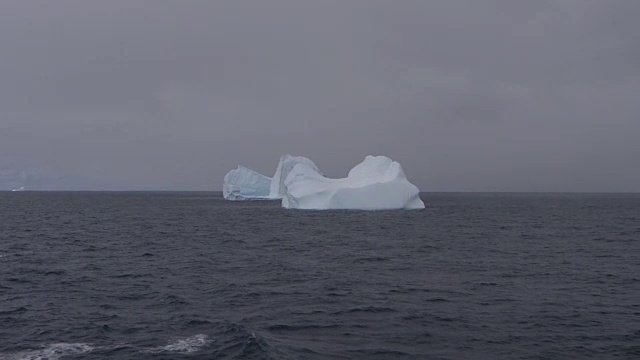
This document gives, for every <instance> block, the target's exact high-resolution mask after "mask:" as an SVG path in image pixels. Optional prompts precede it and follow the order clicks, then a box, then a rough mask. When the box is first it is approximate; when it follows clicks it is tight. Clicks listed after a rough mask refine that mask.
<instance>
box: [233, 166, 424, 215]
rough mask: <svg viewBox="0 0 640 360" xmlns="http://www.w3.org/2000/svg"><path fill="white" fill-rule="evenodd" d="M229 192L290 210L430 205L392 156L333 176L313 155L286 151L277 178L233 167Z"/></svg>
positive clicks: (238, 198) (238, 196)
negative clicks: (322, 169)
mask: <svg viewBox="0 0 640 360" xmlns="http://www.w3.org/2000/svg"><path fill="white" fill-rule="evenodd" d="M267 183H269V184H268V186H267ZM267 190H268V191H267ZM223 194H224V197H225V199H228V200H253V199H282V207H284V208H288V209H309V210H327V209H359V210H393V209H406V210H414V209H424V207H425V206H424V203H423V202H422V200H421V199H420V190H419V189H418V188H417V187H416V186H415V185H413V184H412V183H410V182H409V181H408V180H407V177H406V175H405V173H404V171H403V169H402V166H401V165H400V164H399V163H398V162H396V161H393V160H391V159H390V158H388V157H386V156H367V157H366V158H365V159H364V161H363V162H361V163H360V164H358V165H356V166H355V167H354V168H353V169H351V171H349V174H348V176H347V177H346V178H342V179H330V178H327V177H325V176H324V175H323V174H322V173H321V172H320V170H319V169H318V167H317V166H316V165H315V164H314V163H313V161H311V160H309V159H308V158H305V157H301V156H291V155H285V156H283V157H282V158H280V162H279V164H278V168H277V170H276V173H275V175H274V177H273V178H268V177H266V176H264V175H261V174H258V173H256V172H254V171H252V170H249V169H247V168H244V167H241V166H240V167H238V169H236V170H232V171H230V172H229V173H228V174H227V176H225V183H224V187H223Z"/></svg>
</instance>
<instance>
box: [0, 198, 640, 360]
mask: <svg viewBox="0 0 640 360" xmlns="http://www.w3.org/2000/svg"><path fill="white" fill-rule="evenodd" d="M422 197H423V199H424V201H425V203H426V205H427V209H426V210H424V211H409V212H407V211H383V212H362V211H320V212H316V211H296V210H285V209H281V208H280V207H279V204H278V203H277V202H276V203H274V202H227V201H225V200H223V199H222V198H221V196H220V194H219V193H35V192H34V193H31V192H23V193H0V359H2V360H6V359H11V360H17V359H33V360H35V359H50V360H56V359H107V358H110V359H217V358H222V359H325V358H327V359H360V358H366V359H402V358H406V359H582V358H593V359H609V358H612V359H613V358H616V359H640V195H639V194H452V193H425V194H422Z"/></svg>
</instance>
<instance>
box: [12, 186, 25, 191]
mask: <svg viewBox="0 0 640 360" xmlns="http://www.w3.org/2000/svg"><path fill="white" fill-rule="evenodd" d="M11 191H25V189H24V186H21V187H19V188H17V189H13V190H11Z"/></svg>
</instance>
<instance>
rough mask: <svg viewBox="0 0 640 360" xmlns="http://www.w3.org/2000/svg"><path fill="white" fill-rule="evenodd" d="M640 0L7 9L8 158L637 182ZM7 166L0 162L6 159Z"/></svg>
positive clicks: (115, 0)
mask: <svg viewBox="0 0 640 360" xmlns="http://www.w3.org/2000/svg"><path fill="white" fill-rule="evenodd" d="M639 15H640V1H638V0H606V1H605V0H384V1H383V0H322V1H318V0H308V1H305V0H268V1H265V0H253V1H251V0H215V1H200V0H197V1H196V0H193V1H189V0H180V1H178V0H171V1H168V0H167V1H163V0H147V1H143V0H109V1H104V0H100V1H90V0H57V1H49V0H42V1H35V0H3V1H1V2H0V161H2V162H4V163H5V164H9V163H10V164H12V165H11V166H25V167H27V166H28V167H47V168H51V169H56V171H58V172H59V173H62V174H69V175H78V176H85V177H90V178H96V179H100V180H101V181H102V183H103V184H108V187H113V188H126V189H174V190H180V189H183V190H221V187H222V178H223V176H224V174H225V173H226V172H227V171H228V170H230V169H231V168H235V167H236V166H237V165H238V164H243V165H245V166H247V167H249V168H253V169H255V170H257V171H260V172H263V173H265V174H267V175H269V176H271V175H272V173H273V172H274V170H275V166H276V164H277V161H278V158H279V157H280V155H282V154H286V153H291V154H294V155H304V156H307V157H309V158H311V159H313V160H314V161H315V162H316V164H317V165H318V166H319V167H320V169H322V170H323V171H324V172H325V173H326V174H327V175H329V176H332V177H341V176H345V175H346V173H347V172H348V170H349V169H350V168H351V167H352V166H354V165H355V164H356V163H358V162H360V161H361V160H362V159H363V158H364V156H365V155H367V154H384V155H388V156H390V157H392V158H393V159H395V160H398V161H400V162H401V164H402V165H403V167H404V169H405V172H406V173H407V175H408V176H409V180H411V181H412V182H414V183H416V185H418V186H419V187H420V189H421V190H423V191H640V21H638V17H639ZM5 166H8V165H5Z"/></svg>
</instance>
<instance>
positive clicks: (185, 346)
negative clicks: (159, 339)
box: [148, 334, 213, 354]
mask: <svg viewBox="0 0 640 360" xmlns="http://www.w3.org/2000/svg"><path fill="white" fill-rule="evenodd" d="M212 342H213V340H211V339H210V338H209V336H207V335H205V334H197V335H193V336H190V337H188V338H184V339H178V340H176V341H174V342H172V343H170V344H169V345H166V346H161V347H158V348H154V349H150V350H149V351H148V352H150V353H160V352H177V353H182V354H189V353H194V352H197V351H200V350H201V349H202V348H203V347H205V346H207V345H209V344H211V343H212Z"/></svg>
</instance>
